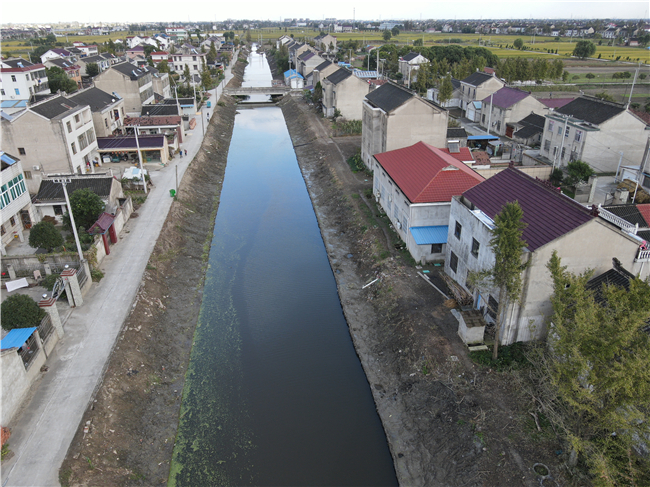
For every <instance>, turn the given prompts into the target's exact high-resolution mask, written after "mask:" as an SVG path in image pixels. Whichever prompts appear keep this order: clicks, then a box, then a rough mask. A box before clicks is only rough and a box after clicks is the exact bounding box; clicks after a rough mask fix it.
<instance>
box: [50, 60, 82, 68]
mask: <svg viewBox="0 0 650 487" xmlns="http://www.w3.org/2000/svg"><path fill="white" fill-rule="evenodd" d="M47 62H48V63H51V64H54V65H55V66H58V67H59V68H61V69H71V68H77V69H79V67H80V66H79V65H78V64H75V63H74V62H72V61H70V60H69V59H62V58H57V59H48V61H47Z"/></svg>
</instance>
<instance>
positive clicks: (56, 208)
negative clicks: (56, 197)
mask: <svg viewBox="0 0 650 487" xmlns="http://www.w3.org/2000/svg"><path fill="white" fill-rule="evenodd" d="M54 214H55V215H63V206H62V205H54Z"/></svg>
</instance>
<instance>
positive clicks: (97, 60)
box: [83, 55, 107, 64]
mask: <svg viewBox="0 0 650 487" xmlns="http://www.w3.org/2000/svg"><path fill="white" fill-rule="evenodd" d="M104 61H107V59H105V58H104V57H102V56H99V55H97V56H88V57H85V58H83V62H84V63H86V64H88V63H102V62H104Z"/></svg>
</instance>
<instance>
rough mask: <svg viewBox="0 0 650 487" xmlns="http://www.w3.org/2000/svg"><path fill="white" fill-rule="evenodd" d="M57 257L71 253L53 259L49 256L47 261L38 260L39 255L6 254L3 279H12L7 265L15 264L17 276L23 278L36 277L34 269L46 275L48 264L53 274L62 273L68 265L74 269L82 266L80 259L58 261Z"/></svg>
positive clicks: (66, 256) (67, 257) (3, 264)
mask: <svg viewBox="0 0 650 487" xmlns="http://www.w3.org/2000/svg"><path fill="white" fill-rule="evenodd" d="M57 257H64V258H66V259H69V258H70V256H69V255H63V256H52V257H51V260H50V258H48V260H47V261H45V262H41V261H40V260H38V257H36V256H34V257H26V256H22V257H11V256H4V257H2V280H9V279H11V278H10V277H9V270H8V269H7V265H11V266H13V268H14V272H15V273H16V278H21V277H30V278H34V271H39V272H40V273H41V276H45V275H46V274H47V272H46V270H45V269H46V268H45V265H46V264H47V265H48V266H49V267H50V270H51V271H52V272H51V273H52V274H61V272H63V269H65V266H66V265H67V266H70V267H72V268H74V269H77V268H78V267H80V266H79V262H78V261H71V260H66V261H57V260H56V258H57ZM81 267H83V266H81Z"/></svg>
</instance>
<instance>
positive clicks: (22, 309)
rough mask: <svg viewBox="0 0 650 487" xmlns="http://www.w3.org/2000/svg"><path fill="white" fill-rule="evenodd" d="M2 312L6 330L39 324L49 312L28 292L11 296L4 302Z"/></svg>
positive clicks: (0, 309)
mask: <svg viewBox="0 0 650 487" xmlns="http://www.w3.org/2000/svg"><path fill="white" fill-rule="evenodd" d="M0 312H1V313H2V318H1V320H2V328H4V329H5V330H13V329H14V328H30V327H32V326H38V325H40V324H41V321H42V320H43V318H45V315H46V314H47V313H46V312H45V310H44V309H42V308H39V307H38V303H36V301H34V300H33V299H32V298H31V297H29V296H28V295H27V294H14V295H12V296H9V297H8V298H7V299H5V300H4V301H3V302H2V305H1V306H0Z"/></svg>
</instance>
